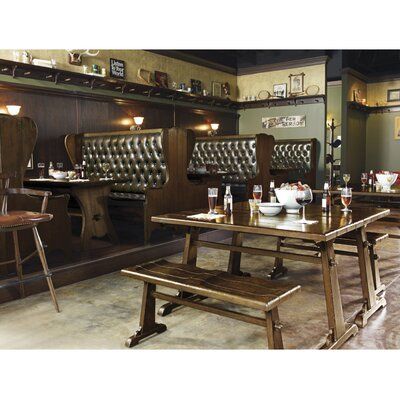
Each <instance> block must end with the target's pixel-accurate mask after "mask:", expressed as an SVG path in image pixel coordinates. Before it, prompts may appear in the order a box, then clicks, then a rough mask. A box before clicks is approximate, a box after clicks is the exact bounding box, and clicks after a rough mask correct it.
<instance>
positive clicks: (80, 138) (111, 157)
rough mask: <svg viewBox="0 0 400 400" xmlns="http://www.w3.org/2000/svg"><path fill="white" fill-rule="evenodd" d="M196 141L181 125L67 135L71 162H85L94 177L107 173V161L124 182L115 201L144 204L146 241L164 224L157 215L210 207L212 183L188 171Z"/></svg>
mask: <svg viewBox="0 0 400 400" xmlns="http://www.w3.org/2000/svg"><path fill="white" fill-rule="evenodd" d="M193 145H194V133H193V132H191V131H187V130H183V129H178V128H172V129H148V130H141V131H134V132H132V131H123V132H97V133H83V134H73V135H67V136H66V138H65V146H66V149H67V152H68V155H69V157H70V159H71V162H72V163H73V164H76V163H81V162H82V161H83V160H85V161H86V165H87V172H88V174H89V176H94V177H96V176H98V177H103V176H104V170H103V166H104V164H105V163H108V164H109V165H110V169H109V171H108V175H109V176H113V177H114V178H115V179H116V180H118V181H119V182H117V183H115V184H114V187H113V190H112V193H111V195H110V197H111V199H112V200H113V202H112V204H113V205H115V204H117V203H118V202H119V203H120V204H121V203H122V201H125V203H127V201H130V203H129V204H132V201H133V202H135V203H137V204H136V207H137V206H138V207H139V208H142V210H143V218H144V239H145V242H146V243H147V242H148V241H149V239H150V236H151V233H152V232H153V231H154V230H155V229H156V228H157V227H158V224H154V223H152V222H151V217H152V216H154V215H157V214H162V213H167V212H173V211H180V210H184V209H193V208H198V207H206V205H207V187H205V186H203V185H200V184H193V183H191V182H189V181H188V179H187V175H186V170H187V166H188V163H189V162H188V154H187V153H189V152H190V154H191V153H192V150H193ZM178 149H181V150H179V151H178ZM167 160H168V162H167ZM182 193H186V194H185V196H182ZM128 208H129V207H128ZM125 212H129V209H128V210H127V211H125Z"/></svg>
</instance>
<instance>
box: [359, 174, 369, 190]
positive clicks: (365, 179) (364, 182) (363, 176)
mask: <svg viewBox="0 0 400 400" xmlns="http://www.w3.org/2000/svg"><path fill="white" fill-rule="evenodd" d="M367 181H368V174H367V173H366V172H363V173H361V183H362V185H361V186H362V187H363V188H365V185H366V184H367Z"/></svg>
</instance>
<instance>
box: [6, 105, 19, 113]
mask: <svg viewBox="0 0 400 400" xmlns="http://www.w3.org/2000/svg"><path fill="white" fill-rule="evenodd" d="M6 108H7V111H8V113H9V114H10V115H18V114H19V111H20V110H21V106H6Z"/></svg>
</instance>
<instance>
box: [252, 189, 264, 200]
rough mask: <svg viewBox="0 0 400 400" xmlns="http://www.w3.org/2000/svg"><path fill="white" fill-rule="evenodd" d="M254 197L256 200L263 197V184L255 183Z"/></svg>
mask: <svg viewBox="0 0 400 400" xmlns="http://www.w3.org/2000/svg"><path fill="white" fill-rule="evenodd" d="M253 198H254V200H261V199H262V185H254V186H253Z"/></svg>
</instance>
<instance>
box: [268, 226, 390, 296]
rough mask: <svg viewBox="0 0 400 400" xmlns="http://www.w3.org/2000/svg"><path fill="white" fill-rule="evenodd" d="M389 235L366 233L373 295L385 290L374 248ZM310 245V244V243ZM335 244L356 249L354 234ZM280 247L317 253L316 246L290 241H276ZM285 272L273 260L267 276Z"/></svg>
mask: <svg viewBox="0 0 400 400" xmlns="http://www.w3.org/2000/svg"><path fill="white" fill-rule="evenodd" d="M388 237H389V235H388V234H387V233H377V232H367V246H368V253H369V258H370V260H371V268H372V276H373V278H374V286H375V293H376V294H379V293H381V292H383V291H384V290H385V285H384V284H382V282H381V279H380V275H379V267H378V263H377V261H378V259H379V257H378V254H377V253H376V246H377V245H378V244H380V243H381V242H383V241H384V240H385V239H387V238H388ZM310 243H311V242H310ZM335 244H341V245H346V246H353V247H357V240H356V235H355V232H354V231H352V232H348V233H346V234H345V235H343V236H341V237H340V238H338V239H336V240H335ZM282 247H287V248H292V249H299V250H315V251H319V249H318V247H316V246H312V245H310V246H304V245H298V244H295V243H291V242H290V241H284V240H283V239H281V238H279V239H278V245H277V249H278V250H280V249H281V248H282ZM335 253H336V254H340V255H344V256H351V257H358V253H357V252H356V251H355V252H353V251H348V250H340V249H335ZM286 272H287V268H286V267H284V266H283V262H282V259H281V258H276V259H275V265H274V268H273V270H272V271H271V273H270V274H269V275H268V277H269V278H270V279H275V278H277V277H278V276H279V275H285V274H286Z"/></svg>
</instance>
